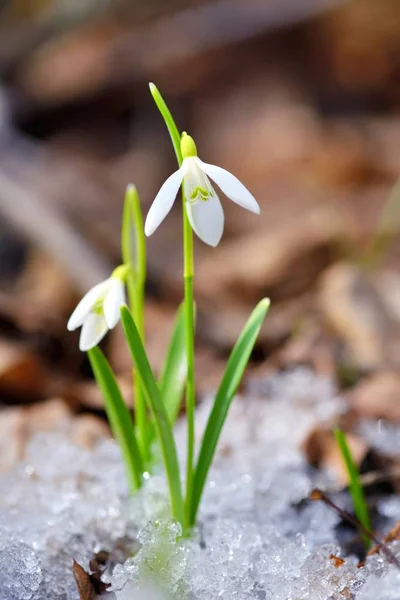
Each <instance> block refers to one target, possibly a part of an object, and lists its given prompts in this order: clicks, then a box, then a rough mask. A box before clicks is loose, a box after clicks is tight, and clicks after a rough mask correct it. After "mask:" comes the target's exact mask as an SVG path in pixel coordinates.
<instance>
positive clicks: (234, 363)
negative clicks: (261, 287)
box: [191, 298, 270, 525]
mask: <svg viewBox="0 0 400 600" xmlns="http://www.w3.org/2000/svg"><path fill="white" fill-rule="evenodd" d="M269 305H270V301H269V300H268V298H264V299H263V300H261V302H259V303H258V304H257V306H256V308H255V309H254V310H253V312H252V313H251V315H250V317H249V319H248V321H247V323H246V325H245V326H244V328H243V330H242V332H241V334H240V336H239V338H238V340H237V342H236V344H235V346H234V348H233V350H232V352H231V355H230V357H229V360H228V364H227V365H226V369H225V373H224V375H223V377H222V380H221V383H220V386H219V388H218V391H217V395H216V396H215V400H214V406H213V408H212V411H211V414H210V416H209V418H208V422H207V426H206V429H205V432H204V435H203V440H202V443H201V448H200V454H199V458H198V460H197V466H196V470H195V474H194V482H193V497H192V503H191V525H194V524H195V522H196V515H197V511H198V508H199V504H200V500H201V496H202V493H203V489H204V484H205V482H206V478H207V473H208V471H209V468H210V466H211V462H212V460H213V457H214V453H215V449H216V447H217V443H218V439H219V436H220V434H221V430H222V427H223V425H224V422H225V419H226V416H227V414H228V410H229V407H230V404H231V402H232V398H233V397H234V395H235V393H236V390H237V388H238V387H239V384H240V381H241V379H242V377H243V374H244V371H245V369H246V367H247V363H248V361H249V358H250V355H251V352H252V350H253V348H254V344H255V343H256V340H257V337H258V334H259V332H260V329H261V326H262V324H263V321H264V319H265V316H266V314H267V312H268V309H269Z"/></svg>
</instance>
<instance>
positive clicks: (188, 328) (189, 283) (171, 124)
mask: <svg viewBox="0 0 400 600" xmlns="http://www.w3.org/2000/svg"><path fill="white" fill-rule="evenodd" d="M149 87H150V92H151V94H152V96H153V98H154V101H155V103H156V105H157V108H158V110H159V111H160V113H161V115H162V117H163V119H164V121H165V124H166V126H167V128H168V131H169V134H170V137H171V141H172V144H173V146H174V150H175V154H176V158H177V161H178V165H179V167H181V165H182V152H181V136H180V133H179V131H178V128H177V126H176V124H175V121H174V119H173V117H172V115H171V112H170V111H169V109H168V106H167V105H166V104H165V102H164V99H163V97H162V96H161V94H160V92H159V91H158V89H157V88H156V86H155V85H154V84H153V83H150V86H149ZM182 208H183V277H184V285H185V298H184V307H185V308H184V310H185V340H186V359H187V369H188V370H187V383H186V416H187V424H188V425H187V426H188V436H187V437H188V442H187V443H188V448H187V467H186V469H187V470H186V478H187V479H186V503H185V518H186V525H187V526H188V525H189V522H190V515H191V501H192V488H193V458H194V440H195V403H196V399H195V378H194V302H193V276H194V268H193V232H192V228H191V226H190V223H189V220H188V217H187V213H186V207H185V192H184V188H183V186H182Z"/></svg>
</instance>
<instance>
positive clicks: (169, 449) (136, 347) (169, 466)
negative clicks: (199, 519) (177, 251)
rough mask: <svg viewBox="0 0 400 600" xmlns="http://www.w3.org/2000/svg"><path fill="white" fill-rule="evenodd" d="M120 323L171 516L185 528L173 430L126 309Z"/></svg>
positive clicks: (122, 310) (134, 326) (123, 309)
mask: <svg viewBox="0 0 400 600" xmlns="http://www.w3.org/2000/svg"><path fill="white" fill-rule="evenodd" d="M121 319H122V324H123V327H124V331H125V337H126V341H127V343H128V347H129V351H130V353H131V355H132V359H133V361H134V363H135V368H136V373H137V374H138V376H139V378H140V381H141V383H142V387H143V390H144V393H145V396H146V400H147V402H148V404H149V407H150V409H151V411H152V413H153V416H154V420H155V424H156V429H157V433H158V437H159V440H160V446H161V450H162V454H163V461H164V466H165V471H166V475H167V480H168V486H169V492H170V497H171V508H172V514H173V516H174V518H175V519H176V520H177V521H179V522H180V523H181V525H182V527H184V507H183V498H182V487H181V480H180V472H179V463H178V456H177V452H176V446H175V440H174V437H173V433H172V427H171V424H170V422H169V418H168V414H167V411H166V408H165V406H164V402H163V399H162V397H161V393H160V390H159V388H158V385H157V382H156V380H155V378H154V375H153V371H152V370H151V367H150V363H149V361H148V358H147V356H146V352H145V349H144V347H143V343H142V340H141V339H140V335H139V333H138V330H137V328H136V325H135V322H134V320H133V318H132V316H131V314H130V312H129V310H128V308H127V307H126V306H123V307H122V308H121Z"/></svg>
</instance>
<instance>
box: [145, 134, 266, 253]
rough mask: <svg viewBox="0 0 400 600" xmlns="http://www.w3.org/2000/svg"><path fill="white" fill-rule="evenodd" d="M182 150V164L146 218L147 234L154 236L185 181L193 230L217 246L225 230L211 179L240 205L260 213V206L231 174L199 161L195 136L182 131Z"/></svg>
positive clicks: (186, 203)
mask: <svg viewBox="0 0 400 600" xmlns="http://www.w3.org/2000/svg"><path fill="white" fill-rule="evenodd" d="M181 150H182V156H183V162H182V166H181V167H180V169H178V171H176V172H175V173H173V174H172V175H171V176H170V177H168V179H167V180H166V181H165V183H164V184H163V185H162V187H161V189H160V191H159V192H158V194H157V196H156V198H155V199H154V202H153V204H152V205H151V207H150V210H149V213H148V215H147V218H146V223H145V233H146V235H147V236H149V235H151V234H152V233H154V231H155V230H156V229H157V227H158V226H159V225H160V223H162V221H163V220H164V219H165V217H166V216H167V214H168V213H169V211H170V210H171V208H172V206H173V204H174V202H175V198H176V195H177V193H178V190H179V188H180V186H181V185H182V183H183V189H184V192H185V200H186V201H185V206H186V212H187V216H188V219H189V222H190V225H191V226H192V229H193V230H194V231H195V233H196V234H197V235H198V236H199V238H200V239H201V240H203V242H205V243H206V244H209V245H210V246H217V244H218V243H219V241H220V239H221V237H222V233H223V230H224V211H223V209H222V205H221V202H220V200H219V198H218V196H217V194H216V192H215V190H214V188H213V186H212V185H211V182H210V179H209V178H211V179H212V180H213V181H214V182H215V183H216V184H217V185H218V187H220V188H221V190H222V191H223V192H224V194H225V195H226V196H228V198H230V199H231V200H233V202H236V204H239V206H242V207H243V208H246V209H247V210H250V211H252V212H254V213H256V214H259V213H260V207H259V205H258V204H257V201H256V199H255V198H254V197H253V196H252V194H251V193H250V192H249V190H248V189H247V188H246V187H245V186H244V185H243V184H242V183H241V182H240V181H239V179H237V178H236V177H235V176H234V175H232V173H229V171H226V170H225V169H222V168H221V167H216V166H215V165H209V164H207V163H204V162H203V161H202V160H200V158H198V156H197V149H196V144H195V143H194V140H193V138H191V137H190V136H189V135H187V134H186V133H183V134H182V139H181Z"/></svg>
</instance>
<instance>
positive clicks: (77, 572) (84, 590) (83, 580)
mask: <svg viewBox="0 0 400 600" xmlns="http://www.w3.org/2000/svg"><path fill="white" fill-rule="evenodd" d="M72 572H73V575H74V578H75V582H76V587H77V588H78V593H79V598H80V600H94V589H93V586H92V582H91V580H90V575H89V573H87V572H86V571H85V569H84V568H83V567H81V565H80V564H79V563H77V562H76V560H75V559H74V563H73V566H72Z"/></svg>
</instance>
